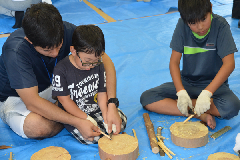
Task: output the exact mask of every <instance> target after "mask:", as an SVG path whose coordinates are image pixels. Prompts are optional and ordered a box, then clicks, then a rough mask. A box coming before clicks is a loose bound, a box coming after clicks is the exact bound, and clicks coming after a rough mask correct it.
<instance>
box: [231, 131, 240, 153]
mask: <svg viewBox="0 0 240 160" xmlns="http://www.w3.org/2000/svg"><path fill="white" fill-rule="evenodd" d="M233 150H234V151H235V152H236V153H237V154H238V151H239V150H240V133H238V135H237V137H236V144H235V146H234V148H233Z"/></svg>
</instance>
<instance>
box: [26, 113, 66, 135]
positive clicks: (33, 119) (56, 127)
mask: <svg viewBox="0 0 240 160" xmlns="http://www.w3.org/2000/svg"><path fill="white" fill-rule="evenodd" d="M62 129H63V125H62V124H60V123H57V122H54V121H51V120H48V119H46V118H44V117H42V116H40V115H38V114H35V113H32V112H31V113H30V114H29V115H28V116H27V117H26V119H25V121H24V125H23V130H24V133H25V135H26V136H27V137H28V138H34V139H42V138H48V137H52V136H55V135H56V134H57V133H59V132H60V131H61V130H62Z"/></svg>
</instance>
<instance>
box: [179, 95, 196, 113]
mask: <svg viewBox="0 0 240 160" xmlns="http://www.w3.org/2000/svg"><path fill="white" fill-rule="evenodd" d="M177 96H178V100H177V107H178V109H179V111H180V112H181V113H182V114H185V115H186V116H188V106H189V107H190V108H191V109H192V108H193V107H192V100H191V98H190V97H189V95H188V93H187V91H186V90H180V91H178V92H177Z"/></svg>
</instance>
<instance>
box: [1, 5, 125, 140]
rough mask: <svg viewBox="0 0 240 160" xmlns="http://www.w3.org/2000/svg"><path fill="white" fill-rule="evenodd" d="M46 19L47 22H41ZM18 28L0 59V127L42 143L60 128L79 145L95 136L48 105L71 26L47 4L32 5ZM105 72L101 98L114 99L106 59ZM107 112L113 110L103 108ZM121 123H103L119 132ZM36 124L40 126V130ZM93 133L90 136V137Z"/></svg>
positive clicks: (110, 66) (112, 106)
mask: <svg viewBox="0 0 240 160" xmlns="http://www.w3.org/2000/svg"><path fill="white" fill-rule="evenodd" d="M46 15H47V16H46ZM22 26H23V28H20V29H18V30H16V31H15V32H13V33H11V35H10V36H9V37H8V39H7V40H6V42H5V43H4V45H3V48H2V55H1V56H0V78H1V81H0V117H1V119H2V120H3V122H4V123H6V124H8V125H9V126H10V128H11V129H12V130H13V131H14V132H15V133H17V134H18V135H20V136H21V137H24V138H46V137H52V136H54V135H56V134H57V133H59V132H60V131H61V130H62V128H63V125H62V124H69V125H72V126H74V127H76V128H78V130H80V131H81V134H82V135H83V137H84V138H85V139H88V140H90V141H91V140H93V137H95V136H99V135H100V133H99V132H97V131H99V129H98V128H97V127H96V126H94V125H93V124H92V123H90V124H89V125H85V124H86V123H88V120H83V119H80V118H77V117H75V116H72V115H71V114H69V113H67V112H65V111H63V110H62V109H60V108H59V107H58V106H57V105H55V104H54V103H55V102H56V100H54V99H52V88H51V82H52V73H53V68H54V66H55V65H56V64H57V63H58V62H59V61H60V60H61V59H63V58H64V57H66V56H68V54H69V52H70V46H71V44H72V34H73V32H74V30H75V28H76V26H75V25H73V24H70V23H68V22H63V21H62V16H61V15H60V13H59V11H58V10H57V9H56V8H55V7H54V6H53V5H51V4H46V3H39V4H35V5H32V7H31V8H29V9H28V10H27V11H26V13H25V16H24V18H23V23H22ZM102 59H103V63H104V66H105V67H106V78H107V84H106V85H107V91H108V92H107V97H108V99H111V98H116V73H115V68H114V64H113V63H112V61H111V59H110V58H109V57H108V56H107V54H104V55H103V56H102ZM108 107H109V112H110V113H112V112H115V110H116V105H115V104H114V103H109V104H108ZM121 123H122V121H121V120H120V119H116V118H115V117H113V116H109V117H108V125H109V130H111V129H112V128H111V126H112V124H115V125H116V126H117V133H119V132H120V128H121ZM40 124H41V125H40ZM94 131H95V132H94Z"/></svg>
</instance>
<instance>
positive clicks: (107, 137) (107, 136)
mask: <svg viewBox="0 0 240 160" xmlns="http://www.w3.org/2000/svg"><path fill="white" fill-rule="evenodd" d="M100 133H101V134H103V135H104V136H106V137H107V138H108V139H110V140H112V138H111V137H110V136H109V135H106V134H105V133H104V132H102V131H101V130H100Z"/></svg>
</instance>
